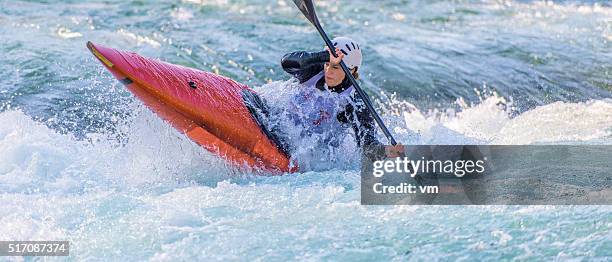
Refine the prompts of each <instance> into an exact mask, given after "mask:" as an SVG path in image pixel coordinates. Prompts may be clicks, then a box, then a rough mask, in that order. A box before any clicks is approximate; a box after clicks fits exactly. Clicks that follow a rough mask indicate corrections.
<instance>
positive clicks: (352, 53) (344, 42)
mask: <svg viewBox="0 0 612 262" xmlns="http://www.w3.org/2000/svg"><path fill="white" fill-rule="evenodd" d="M332 44H334V46H335V47H336V48H340V51H341V52H342V53H344V59H342V61H344V63H345V64H346V66H348V68H349V69H353V68H355V67H361V60H362V57H361V48H360V47H359V44H357V42H355V41H353V39H350V38H348V37H342V36H340V37H336V38H334V39H333V40H332Z"/></svg>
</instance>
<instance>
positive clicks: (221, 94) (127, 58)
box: [87, 42, 298, 174]
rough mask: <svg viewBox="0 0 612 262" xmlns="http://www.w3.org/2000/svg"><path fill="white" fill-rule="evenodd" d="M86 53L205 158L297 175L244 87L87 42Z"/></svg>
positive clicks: (256, 101) (253, 99) (189, 69)
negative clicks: (211, 156)
mask: <svg viewBox="0 0 612 262" xmlns="http://www.w3.org/2000/svg"><path fill="white" fill-rule="evenodd" d="M87 47H88V48H89V50H90V51H91V52H92V53H93V54H94V56H95V57H96V58H98V60H100V62H102V64H103V65H104V66H105V67H106V68H107V69H108V70H109V71H110V72H111V73H112V74H113V75H114V76H115V77H116V78H117V79H119V81H120V82H121V83H123V84H124V85H125V86H126V87H127V88H128V90H130V91H131V92H132V93H133V94H134V95H136V97H138V98H139V99H140V100H142V101H143V102H144V104H145V105H146V106H147V107H148V108H150V109H151V110H152V111H153V112H155V113H156V114H157V115H159V116H160V117H161V118H163V119H164V120H166V121H167V122H169V123H170V124H172V126H174V127H175V128H176V129H178V130H179V131H181V132H182V133H184V134H185V135H187V136H188V137H189V138H190V139H192V140H193V141H195V142H196V143H198V144H199V145H201V146H202V147H204V148H205V149H207V150H209V151H210V152H213V153H214V154H217V155H219V156H221V157H223V158H225V159H227V160H228V161H230V162H231V163H233V164H235V165H237V166H238V167H247V168H252V169H263V170H266V171H272V172H273V173H276V174H278V173H281V172H295V171H297V169H298V167H297V166H296V165H295V164H294V163H293V162H292V161H291V160H290V156H289V155H288V154H287V153H286V152H285V150H283V149H282V148H283V147H282V146H281V145H280V143H278V140H277V139H275V136H274V135H272V134H271V133H270V132H269V131H267V130H266V128H265V127H264V126H263V125H262V123H261V122H262V121H260V118H259V117H258V116H257V113H256V112H258V111H257V107H258V105H259V103H260V101H259V99H258V98H257V95H256V94H255V92H254V91H253V90H252V89H250V88H249V87H247V86H246V85H244V84H241V83H238V82H236V81H233V80H231V79H229V78H227V77H223V76H219V75H216V74H213V73H209V72H203V71H200V70H197V69H193V68H188V67H184V66H179V65H174V64H169V63H165V62H162V61H160V60H157V59H151V58H146V57H142V56H140V55H138V54H136V53H132V52H124V51H119V50H115V49H112V48H108V47H104V46H101V45H97V44H94V43H92V42H88V43H87ZM275 141H276V142H275Z"/></svg>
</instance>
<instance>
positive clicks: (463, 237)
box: [0, 0, 612, 261]
mask: <svg viewBox="0 0 612 262" xmlns="http://www.w3.org/2000/svg"><path fill="white" fill-rule="evenodd" d="M317 3H318V6H319V12H320V14H319V16H320V18H321V20H322V21H323V23H324V26H325V28H326V30H327V31H328V33H330V34H331V35H339V34H346V35H349V36H351V37H353V38H355V39H356V40H358V41H359V42H360V43H361V46H363V47H364V50H365V53H364V58H365V62H364V63H365V64H364V67H363V70H362V72H361V75H362V77H363V79H362V84H363V87H364V88H365V89H366V90H367V92H369V93H370V94H371V95H372V97H373V98H375V104H376V106H377V107H378V109H379V110H380V111H381V112H382V114H383V118H384V119H385V121H386V122H387V124H388V125H389V127H390V129H391V130H392V132H393V133H394V134H395V136H396V137H397V138H398V140H400V141H402V142H403V143H407V144H462V143H484V144H536V143H550V144H562V143H563V144H565V143H571V144H576V143H578V144H580V143H585V144H612V99H611V98H612V77H611V74H612V63H610V61H612V43H611V42H612V24H611V21H612V7H611V6H610V4H609V2H608V1H558V2H551V1H548V2H542V1H317ZM88 40H90V41H93V42H96V43H100V44H105V45H109V46H113V47H116V48H119V49H126V50H132V51H136V52H138V53H141V54H143V55H145V56H150V57H158V58H161V59H163V60H165V61H169V62H172V63H176V64H181V65H186V66H191V67H197V68H200V69H203V70H207V71H213V72H218V73H220V74H223V75H226V76H229V77H231V78H234V79H236V80H238V81H240V82H244V83H247V84H249V85H250V86H252V87H254V88H255V89H256V90H257V91H259V92H260V93H262V95H263V96H265V97H267V98H268V99H269V100H270V101H272V103H273V104H275V105H277V106H282V105H283V101H285V100H286V99H287V98H288V97H289V96H290V94H291V92H292V90H291V85H290V83H289V82H287V81H286V80H287V79H289V77H288V76H287V75H285V74H283V72H282V70H281V69H280V67H279V60H280V57H281V56H282V55H283V54H284V53H286V52H289V51H293V50H298V49H307V50H318V49H321V48H322V42H321V40H320V39H319V37H318V35H317V34H316V31H314V29H313V28H312V27H311V26H310V25H309V24H307V23H306V21H305V20H304V19H302V17H301V16H300V14H299V12H298V11H297V10H296V9H295V8H294V7H293V5H292V3H291V2H290V1H284V0H280V1H263V0H262V1H224V0H217V1H207V0H191V1H167V2H166V1H134V2H124V1H87V2H83V1H64V2H50V3H49V2H47V1H0V206H2V207H3V208H0V225H2V226H0V240H26V239H28V240H29V239H66V240H70V241H71V243H72V247H71V248H72V250H71V254H72V255H71V257H70V258H69V259H72V260H84V259H89V260H161V261H170V260H175V258H176V257H178V256H180V257H183V258H185V259H189V260H193V259H210V258H214V259H219V260H221V259H244V260H252V259H263V258H268V259H274V260H287V259H304V260H322V259H326V260H329V259H332V260H348V259H354V258H358V259H362V260H366V259H393V260H429V259H433V260H454V259H463V260H468V259H469V260H473V259H478V260H481V259H482V260H498V259H502V260H510V259H521V260H534V259H535V260H568V259H579V260H583V259H584V260H586V259H592V260H607V259H609V257H610V256H612V253H611V251H610V250H612V233H611V232H612V231H611V230H610V228H611V227H612V219H611V218H612V216H611V214H612V209H611V208H609V207H607V206H570V207H562V206H531V207H529V206H482V207H461V206H447V207H445V206H443V207H429V206H417V207H412V206H397V207H393V206H389V207H372V206H361V205H360V204H359V199H360V198H359V193H360V191H359V189H360V183H359V182H360V177H359V171H358V169H357V168H358V167H357V165H356V164H355V163H356V161H357V160H358V159H359V154H358V153H356V151H355V150H352V149H354V148H351V147H350V145H349V146H347V148H342V149H343V150H325V152H326V153H325V154H317V152H318V151H315V152H314V153H313V152H311V151H309V150H306V149H305V150H304V151H303V152H300V153H299V154H298V157H300V159H299V161H300V162H301V163H302V165H301V166H303V167H304V169H305V171H304V172H302V173H299V174H292V175H285V176H282V177H256V176H253V175H252V174H244V173H240V172H238V171H236V170H233V169H232V168H231V167H229V166H227V165H226V164H225V163H224V162H223V161H222V160H220V159H218V158H217V157H215V156H213V155H211V154H209V153H208V152H206V151H204V150H202V149H201V148H200V147H199V146H197V145H195V144H193V143H192V142H190V141H189V140H188V139H186V138H184V137H183V136H182V135H181V134H179V133H178V132H176V131H175V130H173V129H172V128H171V127H170V126H168V125H167V124H166V123H164V122H163V121H161V120H159V119H158V118H157V117H156V116H155V115H154V114H152V113H151V112H149V111H148V110H147V109H146V108H144V107H143V106H142V105H141V104H140V103H139V102H138V101H137V100H136V99H135V98H133V97H132V96H131V95H130V93H129V92H127V91H126V90H125V89H124V87H123V86H122V85H121V84H118V83H117V82H116V80H115V79H114V78H113V77H112V76H111V75H110V74H109V73H108V72H106V70H105V69H104V68H102V66H101V64H100V63H99V62H98V61H96V60H95V59H94V58H93V57H92V56H91V54H90V53H89V52H88V50H87V49H86V48H85V42H86V41H88ZM380 138H381V140H384V138H383V137H382V136H381V137H380ZM307 144H308V141H306V142H304V144H303V148H306V147H305V145H307ZM346 152H351V153H346Z"/></svg>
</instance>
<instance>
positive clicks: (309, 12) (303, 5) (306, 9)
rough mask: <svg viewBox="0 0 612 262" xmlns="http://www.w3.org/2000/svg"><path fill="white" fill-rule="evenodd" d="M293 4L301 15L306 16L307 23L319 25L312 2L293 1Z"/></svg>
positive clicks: (309, 0)
mask: <svg viewBox="0 0 612 262" xmlns="http://www.w3.org/2000/svg"><path fill="white" fill-rule="evenodd" d="M293 2H294V3H295V5H296V6H297V7H298V8H299V9H300V11H302V14H304V16H306V19H308V21H310V22H311V23H312V24H313V25H318V24H319V20H318V19H317V13H315V8H314V4H313V3H312V0H293Z"/></svg>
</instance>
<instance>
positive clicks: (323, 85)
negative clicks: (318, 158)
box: [281, 37, 379, 146]
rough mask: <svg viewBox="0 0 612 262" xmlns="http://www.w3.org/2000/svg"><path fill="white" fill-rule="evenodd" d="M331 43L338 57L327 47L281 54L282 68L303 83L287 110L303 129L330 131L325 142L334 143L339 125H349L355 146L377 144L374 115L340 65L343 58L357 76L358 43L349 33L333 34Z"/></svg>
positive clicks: (336, 141)
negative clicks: (316, 50)
mask: <svg viewBox="0 0 612 262" xmlns="http://www.w3.org/2000/svg"><path fill="white" fill-rule="evenodd" d="M332 43H333V44H334V46H335V47H336V50H335V52H336V54H337V57H334V56H333V55H331V53H330V51H329V50H328V49H327V48H326V50H324V51H320V52H307V51H297V52H292V53H289V54H286V55H285V56H284V57H283V58H282V60H281V65H282V67H283V69H284V70H285V71H286V72H287V73H289V74H291V75H293V76H294V77H295V78H297V80H298V81H299V83H300V85H301V87H302V88H301V92H298V94H297V95H296V97H295V98H294V99H293V102H294V108H290V109H289V110H290V111H291V113H292V115H293V116H294V117H293V118H294V120H295V122H296V124H301V125H302V126H303V127H304V132H305V133H307V134H309V135H312V134H328V135H330V136H328V137H327V138H325V139H324V142H325V143H328V144H333V145H337V144H338V142H339V139H340V138H342V137H338V134H341V133H344V132H339V131H340V130H338V128H341V129H342V130H344V129H346V128H348V127H349V126H350V127H351V128H352V129H353V131H354V134H355V138H356V140H357V145H358V146H364V145H372V144H379V142H378V140H377V139H376V126H375V122H374V118H373V117H372V116H371V115H370V113H369V111H368V110H367V108H366V107H365V104H364V103H363V101H362V99H361V97H360V96H359V95H358V94H357V92H355V90H354V88H353V86H352V84H351V81H350V80H349V78H348V77H347V76H346V74H345V73H344V71H343V70H342V68H341V67H340V61H342V60H344V63H345V64H346V65H347V67H348V68H349V69H350V71H351V73H352V75H353V77H355V79H359V68H360V67H361V63H362V54H361V47H360V46H359V44H358V43H357V42H356V41H354V40H352V39H350V38H348V37H337V38H334V39H333V40H332Z"/></svg>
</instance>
